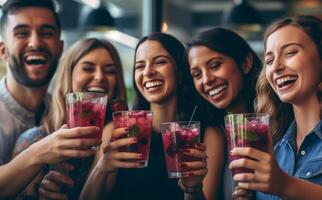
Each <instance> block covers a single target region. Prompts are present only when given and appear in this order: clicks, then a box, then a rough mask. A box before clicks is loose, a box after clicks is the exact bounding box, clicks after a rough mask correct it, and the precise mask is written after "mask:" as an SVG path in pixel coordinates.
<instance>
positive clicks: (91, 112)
mask: <svg viewBox="0 0 322 200" xmlns="http://www.w3.org/2000/svg"><path fill="white" fill-rule="evenodd" d="M65 102H66V117H67V125H68V128H73V127H86V126H97V127H99V128H100V131H99V132H97V133H95V134H91V135H88V136H85V137H84V138H97V139H101V138H102V132H103V127H104V122H105V112H106V104H107V95H106V94H102V93H95V92H75V93H68V94H66V95H65ZM92 149H93V150H99V146H95V147H92Z"/></svg>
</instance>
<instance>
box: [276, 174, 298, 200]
mask: <svg viewBox="0 0 322 200" xmlns="http://www.w3.org/2000/svg"><path fill="white" fill-rule="evenodd" d="M283 179H284V181H283V185H284V187H281V191H280V194H278V195H279V196H281V197H283V199H284V198H285V199H288V198H290V197H294V194H293V193H294V191H295V189H296V188H295V187H296V186H294V185H293V184H294V180H293V179H294V178H293V177H292V176H288V175H287V174H285V176H284V178H283Z"/></svg>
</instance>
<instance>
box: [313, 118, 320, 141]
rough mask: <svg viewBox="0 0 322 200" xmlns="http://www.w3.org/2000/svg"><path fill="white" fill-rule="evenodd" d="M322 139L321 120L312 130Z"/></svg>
mask: <svg viewBox="0 0 322 200" xmlns="http://www.w3.org/2000/svg"><path fill="white" fill-rule="evenodd" d="M312 132H314V133H315V134H316V135H317V136H318V137H319V138H320V140H322V120H320V121H319V122H318V124H317V125H316V126H315V127H314V129H313V131H312Z"/></svg>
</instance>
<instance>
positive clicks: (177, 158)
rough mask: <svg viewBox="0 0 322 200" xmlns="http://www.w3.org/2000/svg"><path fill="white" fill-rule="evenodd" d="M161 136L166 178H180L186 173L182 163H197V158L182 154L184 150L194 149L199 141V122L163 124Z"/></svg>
mask: <svg viewBox="0 0 322 200" xmlns="http://www.w3.org/2000/svg"><path fill="white" fill-rule="evenodd" d="M161 134H162V142H163V150H164V155H165V160H166V164H167V170H168V177H169V178H180V177H181V176H182V175H183V173H184V172H186V169H185V168H184V167H183V165H182V164H181V163H182V162H191V161H198V159H197V158H193V157H191V156H188V155H186V154H184V150H185V149H191V148H195V147H196V144H197V143H198V142H199V141H200V122H197V121H191V122H188V121H186V122H185V121H183V122H167V123H163V124H162V125H161Z"/></svg>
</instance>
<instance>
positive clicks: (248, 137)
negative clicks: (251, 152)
mask: <svg viewBox="0 0 322 200" xmlns="http://www.w3.org/2000/svg"><path fill="white" fill-rule="evenodd" d="M243 139H246V140H249V141H255V140H258V139H259V137H258V135H257V134H256V133H252V132H245V133H243Z"/></svg>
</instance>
